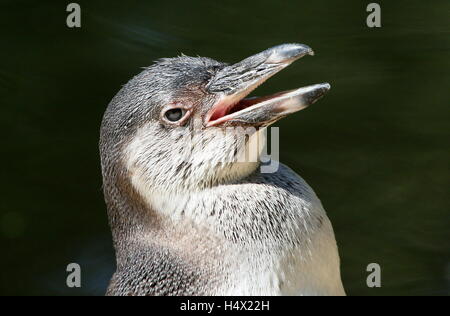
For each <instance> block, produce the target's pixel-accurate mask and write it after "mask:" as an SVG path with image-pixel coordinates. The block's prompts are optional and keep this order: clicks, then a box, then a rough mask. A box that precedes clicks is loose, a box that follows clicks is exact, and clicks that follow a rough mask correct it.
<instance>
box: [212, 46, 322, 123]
mask: <svg viewBox="0 0 450 316" xmlns="http://www.w3.org/2000/svg"><path fill="white" fill-rule="evenodd" d="M305 55H314V52H313V51H312V49H311V48H310V47H308V46H306V45H302V44H284V45H279V46H275V47H272V48H269V49H267V50H265V51H263V52H261V53H259V54H256V55H253V56H251V57H248V58H246V59H244V60H243V61H241V62H239V63H237V64H233V65H230V66H227V67H225V68H223V69H221V70H219V71H218V72H217V73H216V74H215V76H214V77H213V78H212V79H211V81H210V82H209V83H208V85H207V86H206V88H207V90H208V92H210V93H212V94H216V95H217V99H216V100H217V101H216V102H215V103H214V105H213V106H212V107H211V109H210V110H209V111H208V113H207V114H206V117H205V126H207V127H208V126H217V125H227V126H228V125H252V126H267V125H270V124H271V123H273V122H275V121H277V120H279V119H280V118H282V117H284V116H286V115H288V114H291V113H294V112H297V111H299V110H301V109H304V108H305V107H307V106H308V105H310V104H313V103H314V102H316V101H317V100H318V99H319V98H320V97H322V96H323V95H324V94H325V92H327V91H328V90H329V89H330V85H329V84H328V83H322V84H317V85H312V86H308V87H304V88H299V89H296V90H291V91H285V92H281V93H277V94H274V95H271V96H266V97H259V98H245V97H246V96H247V95H248V94H249V93H250V92H252V91H253V90H254V89H256V88H257V87H258V86H259V85H260V84H262V83H263V82H264V81H266V80H267V79H268V78H270V77H271V76H273V75H274V74H276V73H277V72H279V71H280V70H282V69H284V68H285V67H287V66H289V65H290V64H291V63H292V62H294V61H295V60H297V59H299V58H301V57H303V56H305Z"/></svg>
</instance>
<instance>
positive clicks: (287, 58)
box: [266, 44, 314, 64]
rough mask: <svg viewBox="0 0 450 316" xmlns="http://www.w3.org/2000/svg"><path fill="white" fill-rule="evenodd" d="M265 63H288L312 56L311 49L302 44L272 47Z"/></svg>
mask: <svg viewBox="0 0 450 316" xmlns="http://www.w3.org/2000/svg"><path fill="white" fill-rule="evenodd" d="M270 51H271V53H270V55H269V57H268V58H267V60H266V63H273V64H279V63H289V62H292V61H294V60H296V59H298V58H301V57H303V56H305V55H310V56H314V51H313V50H312V48H311V47H309V46H307V45H304V44H283V45H279V46H275V47H272V48H271V49H270Z"/></svg>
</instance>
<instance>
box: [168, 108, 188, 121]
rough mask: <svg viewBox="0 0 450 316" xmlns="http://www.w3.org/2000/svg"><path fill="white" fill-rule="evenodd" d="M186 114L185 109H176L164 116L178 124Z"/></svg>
mask: <svg viewBox="0 0 450 316" xmlns="http://www.w3.org/2000/svg"><path fill="white" fill-rule="evenodd" d="M185 113H186V111H185V110H184V109H180V108H174V109H170V110H167V111H166V113H164V116H165V117H166V119H167V120H168V121H170V122H178V121H179V120H181V119H182V118H183V116H184V114H185Z"/></svg>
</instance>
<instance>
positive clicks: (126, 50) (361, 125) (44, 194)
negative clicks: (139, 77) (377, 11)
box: [0, 0, 450, 295]
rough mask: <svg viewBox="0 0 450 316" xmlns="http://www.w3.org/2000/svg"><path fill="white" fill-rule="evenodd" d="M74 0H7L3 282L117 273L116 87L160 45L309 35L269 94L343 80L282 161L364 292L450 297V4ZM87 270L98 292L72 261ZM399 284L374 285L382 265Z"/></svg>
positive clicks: (245, 45) (10, 286)
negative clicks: (309, 193) (111, 218)
mask: <svg viewBox="0 0 450 316" xmlns="http://www.w3.org/2000/svg"><path fill="white" fill-rule="evenodd" d="M69 2H70V1H53V2H52V1H18V0H14V1H2V2H1V4H0V12H1V13H0V23H1V25H0V26H1V27H0V35H1V36H0V39H1V50H0V60H1V66H0V104H1V112H0V126H1V133H2V143H1V147H0V148H1V166H2V167H1V175H2V185H1V188H0V189H1V199H0V210H1V213H0V238H1V244H2V245H1V250H2V254H1V256H0V257H1V260H0V261H1V271H2V272H1V273H0V289H1V290H0V293H2V294H64V295H66V294H69V295H70V294H87V295H90V294H103V293H104V291H105V287H106V284H107V282H108V279H109V277H110V276H111V273H112V271H113V269H114V258H113V252H112V248H111V239H110V233H109V228H108V226H107V217H106V210H105V205H104V203H103V196H102V192H101V178H100V163H99V155H98V149H97V142H98V134H99V125H100V121H101V118H102V114H103V112H104V110H105V107H106V106H107V104H108V102H109V101H110V99H111V98H112V97H113V96H114V94H115V93H116V92H117V91H118V90H119V88H120V86H121V85H122V84H124V83H125V82H126V81H127V80H128V79H130V77H131V76H133V75H134V74H136V73H138V72H139V71H140V67H144V66H147V65H150V64H151V63H152V61H153V60H155V59H157V58H160V57H170V56H176V55H178V54H180V53H181V52H183V53H185V54H187V55H202V56H208V57H212V58H215V59H218V60H222V61H227V62H235V61H238V60H240V59H242V58H244V57H247V56H249V55H251V54H253V53H256V52H259V51H261V50H263V49H265V48H268V47H271V46H274V45H277V44H281V43H286V42H300V43H305V44H308V45H310V46H311V47H312V48H313V49H314V50H315V52H316V56H315V57H305V58H304V59H302V60H300V61H298V62H297V63H295V64H294V65H292V66H291V67H289V68H288V69H286V70H285V71H283V72H282V73H280V74H279V75H277V76H276V77H274V78H273V79H271V80H270V81H269V82H268V83H267V84H265V85H264V86H262V87H261V88H259V89H258V90H257V92H256V94H259V95H264V94H268V93H272V92H276V91H279V90H286V89H292V88H296V87H300V86H303V85H307V84H312V83H318V82H324V81H327V82H330V83H331V85H332V90H331V91H330V93H329V94H328V95H327V96H326V97H325V98H324V99H323V100H321V101H320V102H319V103H317V104H315V105H314V106H312V107H310V108H309V109H307V110H306V111H303V112H300V113H298V114H296V115H293V116H291V117H289V118H286V119H285V120H283V121H281V122H279V123H278V124H277V126H279V127H280V133H281V145H280V146H281V153H280V159H281V161H282V162H284V163H286V164H287V165H289V166H290V167H292V168H293V169H294V170H296V171H297V172H298V173H299V174H300V175H301V176H303V177H304V178H305V179H306V180H307V181H308V182H309V184H310V185H311V186H312V187H313V188H314V189H315V191H316V192H317V194H318V195H319V197H320V198H321V200H322V202H323V204H324V206H325V208H326V209H327V210H328V214H329V216H330V218H331V220H332V222H333V225H334V228H335V232H336V238H337V241H338V244H339V247H340V254H341V259H342V276H343V282H344V285H345V288H346V290H347V292H348V294H350V295H382V294H386V295H394V294H398V295H416V294H424V295H437V294H445V295H448V294H450V226H449V224H450V199H449V188H450V171H449V158H450V147H449V138H450V129H449V119H450V115H449V113H450V112H449V107H450V102H449V100H450V93H449V86H450V74H449V70H450V68H449V63H450V36H449V35H450V24H449V21H450V19H449V17H450V2H449V1H448V0H441V1H439V0H435V1H423V0H422V1H418V0H416V1H382V2H381V1H379V3H380V4H381V8H382V28H379V29H370V28H368V27H366V25H365V19H366V16H367V13H366V10H365V9H366V5H367V4H368V3H369V2H371V1H360V0H358V1H356V0H354V1H322V0H314V1H300V0H295V1H283V2H281V1H273V0H272V1H261V0H260V1H254V2H250V1H248V2H247V1H231V2H226V3H219V2H215V1H196V2H193V1H186V0H171V1H161V2H159V3H153V2H152V1H122V2H121V3H120V4H119V2H117V4H111V2H110V1H104V2H101V1H78V3H80V4H81V8H82V28H81V29H69V28H67V27H66V25H65V20H66V15H67V13H66V11H65V8H66V5H67V4H68V3H69ZM70 262H78V263H80V264H81V266H82V269H83V270H82V277H83V279H82V285H83V286H82V288H81V289H68V288H67V287H66V286H65V278H66V272H65V267H66V265H67V264H68V263H70ZM371 262H377V263H379V264H380V265H381V267H382V287H381V288H379V289H370V288H367V286H366V284H365V279H366V276H367V272H366V271H365V269H366V266H367V264H369V263H371Z"/></svg>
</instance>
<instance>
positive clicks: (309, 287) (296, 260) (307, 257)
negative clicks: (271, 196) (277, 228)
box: [218, 219, 345, 296]
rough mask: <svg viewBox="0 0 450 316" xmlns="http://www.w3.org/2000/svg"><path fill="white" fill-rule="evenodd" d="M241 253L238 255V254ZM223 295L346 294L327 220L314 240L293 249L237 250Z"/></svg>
mask: <svg viewBox="0 0 450 316" xmlns="http://www.w3.org/2000/svg"><path fill="white" fill-rule="evenodd" d="M236 254H238V255H236ZM234 261H235V262H236V263H237V264H235V265H230V267H231V266H233V269H232V270H231V271H229V274H228V277H227V278H226V280H227V281H226V282H224V283H223V286H222V287H221V288H220V289H218V294H220V295H239V296H247V295H250V296H254V295H269V296H272V295H306V296H310V295H345V292H344V289H343V286H342V282H341V278H340V268H339V256H338V252H337V247H336V242H335V239H334V234H333V231H332V228H331V224H330V223H329V221H328V219H326V220H324V223H323V228H322V229H321V230H320V231H317V232H315V233H314V234H313V235H312V236H311V239H310V240H309V241H307V242H305V243H302V244H298V245H296V246H294V247H289V246H286V245H273V247H261V246H258V245H254V246H253V247H248V248H246V249H245V250H241V251H236V252H235V258H234Z"/></svg>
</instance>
